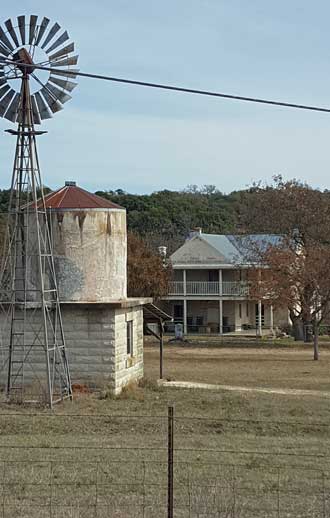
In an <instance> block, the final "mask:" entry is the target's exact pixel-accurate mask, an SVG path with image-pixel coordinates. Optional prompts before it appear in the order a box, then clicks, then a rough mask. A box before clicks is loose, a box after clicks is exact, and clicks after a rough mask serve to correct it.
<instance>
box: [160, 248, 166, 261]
mask: <svg viewBox="0 0 330 518" xmlns="http://www.w3.org/2000/svg"><path fill="white" fill-rule="evenodd" d="M158 253H159V255H160V256H161V257H162V258H163V259H166V254H167V247H166V246H159V247H158Z"/></svg>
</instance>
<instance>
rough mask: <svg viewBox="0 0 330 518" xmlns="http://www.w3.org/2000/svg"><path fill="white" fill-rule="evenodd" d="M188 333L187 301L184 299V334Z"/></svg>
mask: <svg viewBox="0 0 330 518" xmlns="http://www.w3.org/2000/svg"><path fill="white" fill-rule="evenodd" d="M187 333H188V329H187V301H186V299H184V301H183V334H184V335H186V334H187Z"/></svg>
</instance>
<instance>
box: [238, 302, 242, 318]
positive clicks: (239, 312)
mask: <svg viewBox="0 0 330 518" xmlns="http://www.w3.org/2000/svg"><path fill="white" fill-rule="evenodd" d="M238 316H239V318H242V304H238Z"/></svg>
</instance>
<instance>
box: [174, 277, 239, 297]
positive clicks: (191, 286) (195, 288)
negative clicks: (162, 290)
mask: <svg viewBox="0 0 330 518" xmlns="http://www.w3.org/2000/svg"><path fill="white" fill-rule="evenodd" d="M221 288H222V289H221ZM248 293H249V286H248V283H247V282H243V281H232V282H227V281H224V282H222V284H220V283H219V282H207V281H187V282H186V290H185V289H184V282H183V281H173V282H171V283H170V289H169V295H185V294H186V295H220V294H222V295H224V296H235V297H244V296H247V295H248Z"/></svg>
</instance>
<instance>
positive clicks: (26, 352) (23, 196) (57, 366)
mask: <svg viewBox="0 0 330 518" xmlns="http://www.w3.org/2000/svg"><path fill="white" fill-rule="evenodd" d="M4 25H5V27H4V28H3V27H1V26H0V116H2V117H4V118H5V119H8V120H9V121H11V122H13V123H17V128H16V129H10V130H7V132H8V133H10V134H11V135H14V136H16V152H15V159H14V168H13V174H12V181H11V191H10V203H9V211H8V224H7V233H6V239H5V248H4V253H3V256H2V264H1V273H0V307H1V309H2V311H3V313H4V314H5V317H6V318H5V321H6V324H5V326H4V329H3V341H5V342H6V343H5V344H4V345H5V356H6V358H5V359H6V361H5V363H4V365H5V369H6V378H7V383H6V395H7V398H8V400H9V401H19V402H26V401H31V400H33V401H34V400H35V399H33V398H35V396H36V395H37V396H38V397H40V395H41V394H42V395H43V400H44V401H46V402H47V403H48V404H49V405H50V406H51V407H52V406H53V404H54V403H56V402H57V401H61V400H63V399H65V398H71V397H72V388H71V380H70V372H69V365H68V359H67V353H66V347H65V338H64V332H63V324H62V316H61V308H60V303H59V295H58V288H57V282H56V274H55V262H54V257H53V253H52V240H51V234H50V226H49V224H48V214H47V210H46V205H45V198H44V191H43V183H42V179H41V173H40V166H39V159H38V153H37V145H36V137H37V136H39V135H42V134H43V133H46V132H45V131H41V130H39V129H38V130H37V129H36V126H37V125H39V124H40V123H41V122H42V121H43V120H45V119H48V118H51V117H52V115H53V114H54V113H56V112H58V111H59V110H61V109H62V105H63V104H64V103H65V102H67V101H68V100H70V99H71V96H70V94H69V92H71V91H72V90H73V89H74V88H75V86H76V83H74V82H72V81H69V79H68V77H70V78H72V77H75V72H78V70H76V69H73V68H72V66H74V65H76V64H77V61H78V56H75V55H72V54H73V52H74V43H73V42H71V41H70V38H69V35H68V33H67V31H63V30H61V27H60V25H59V24H58V23H54V24H53V23H51V22H50V20H49V19H48V18H45V17H44V18H42V19H38V17H37V16H35V15H31V16H30V17H29V18H28V17H27V18H26V17H25V16H19V17H18V18H17V22H13V21H12V20H7V21H6V22H5V24H4ZM35 66H39V67H43V66H44V67H47V68H48V70H47V71H44V70H42V69H40V68H39V69H36V68H35ZM40 373H41V374H40Z"/></svg>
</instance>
